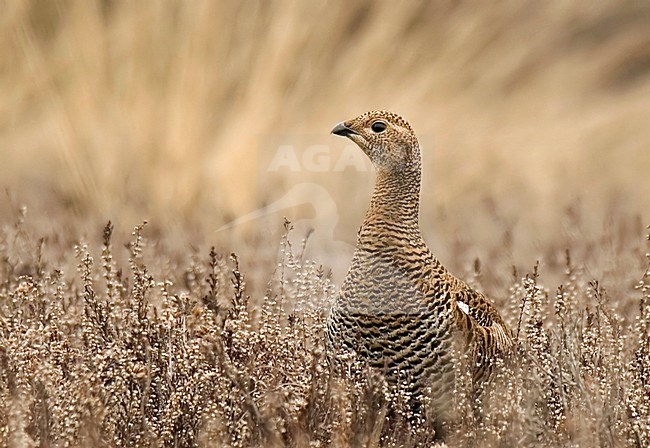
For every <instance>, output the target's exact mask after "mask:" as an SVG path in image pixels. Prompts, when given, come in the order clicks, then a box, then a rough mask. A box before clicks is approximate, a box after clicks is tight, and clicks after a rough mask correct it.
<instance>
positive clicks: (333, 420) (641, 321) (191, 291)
mask: <svg viewBox="0 0 650 448" xmlns="http://www.w3.org/2000/svg"><path fill="white" fill-rule="evenodd" d="M574 221H575V220H574ZM285 226H286V227H287V232H288V231H290V224H289V223H285ZM48 229H49V230H48ZM97 230H98V231H97V234H96V235H95V236H93V237H91V238H88V239H87V240H86V241H84V240H81V241H76V242H75V239H77V238H80V237H79V236H78V235H82V232H81V231H79V230H78V229H75V228H74V227H73V226H66V225H63V224H61V223H59V224H56V225H54V226H51V225H50V226H47V227H46V226H43V225H36V224H34V223H31V221H30V220H29V219H26V212H25V210H24V209H22V210H20V211H19V212H18V213H17V214H16V215H15V220H14V223H8V224H5V225H4V226H3V227H2V228H1V229H0V366H1V367H0V446H7V447H28V446H41V447H48V446H133V447H143V446H179V447H190V446H206V447H207V446H244V447H246V446H297V447H302V446H312V447H330V446H331V447H341V446H371V447H373V446H429V445H428V441H427V437H428V436H430V434H427V433H426V432H422V431H421V432H412V431H410V430H409V423H408V419H407V417H408V416H406V415H405V413H404V408H403V407H401V405H400V403H402V402H403V401H404V400H403V399H404V398H407V397H400V396H399V395H395V394H394V393H392V392H391V391H390V390H388V388H386V387H385V384H383V383H382V381H381V378H378V377H377V376H376V375H374V374H373V373H372V372H365V371H364V370H363V368H362V367H360V366H351V370H352V371H353V372H356V373H355V374H353V375H352V379H351V380H349V381H346V380H341V379H338V378H336V377H334V376H332V375H330V374H329V370H328V367H327V363H326V362H325V358H324V353H323V330H324V328H323V327H324V315H325V310H326V309H327V305H328V303H329V301H330V300H331V299H332V296H333V294H334V293H335V289H336V288H335V286H334V285H333V284H332V283H331V282H330V281H329V280H328V278H327V277H326V276H325V275H324V274H323V272H322V269H321V268H320V267H319V266H318V265H317V264H316V263H314V262H313V261H309V260H305V259H303V257H302V256H301V252H302V248H300V247H298V248H296V247H292V246H291V244H290V243H289V240H288V239H287V238H286V237H285V238H283V239H282V241H280V242H278V252H277V259H276V260H275V261H274V262H273V263H268V264H266V265H265V266H264V270H265V272H266V280H265V281H266V289H265V293H264V294H260V295H259V296H257V295H250V293H249V289H248V287H247V276H246V272H243V271H242V269H241V268H240V261H239V259H238V257H237V255H235V254H230V253H228V252H220V251H217V250H215V249H214V248H213V249H211V250H210V249H209V248H208V247H205V248H203V249H197V248H196V247H201V246H203V244H199V246H190V245H188V246H187V248H186V249H184V250H177V249H173V248H170V247H169V246H166V243H165V238H164V237H165V236H164V235H159V236H157V237H154V236H151V235H150V234H151V233H153V232H152V231H151V229H149V228H148V227H147V226H145V225H141V226H138V227H136V228H135V231H134V232H133V235H132V236H131V237H130V238H128V237H120V236H119V235H117V233H116V235H113V227H112V225H111V224H110V223H109V224H107V225H106V226H105V228H104V230H103V234H102V233H101V232H99V229H97ZM645 232H646V231H645V230H644V228H643V226H642V225H641V224H640V223H639V222H638V220H629V219H626V218H624V217H617V218H615V219H612V220H611V222H610V225H608V226H607V227H606V229H605V230H604V231H603V232H602V234H600V235H599V236H597V237H591V236H589V235H587V234H585V233H584V232H582V230H581V228H580V225H579V223H576V222H574V223H573V224H572V225H571V226H570V227H567V229H566V230H565V233H564V235H563V236H562V237H558V239H557V241H556V244H555V245H552V246H548V247H546V248H545V250H544V252H543V253H542V254H541V255H540V261H539V263H538V264H535V265H534V266H531V269H530V272H529V273H528V274H525V273H522V272H517V269H516V268H513V267H512V266H511V263H512V262H511V257H510V255H509V254H508V243H507V241H506V243H505V244H504V243H503V242H501V241H499V242H498V243H496V244H495V245H494V247H490V248H488V250H489V251H490V252H489V253H490V256H489V259H487V260H483V262H484V265H485V269H482V268H481V262H480V261H479V260H474V261H472V260H471V258H469V254H470V253H471V252H472V251H473V248H471V247H470V246H469V245H467V244H466V243H460V242H459V243H458V245H457V250H456V251H455V252H454V258H453V260H450V263H451V264H452V265H455V266H458V267H463V266H464V267H469V268H468V269H466V272H458V273H459V274H461V275H464V276H465V277H466V278H468V279H470V281H471V283H473V284H474V285H475V286H478V287H480V288H482V289H484V290H486V291H490V292H491V293H493V294H492V295H493V296H494V297H495V299H496V301H497V305H498V306H499V308H500V309H501V310H502V311H503V314H504V317H505V319H506V320H507V321H508V323H509V325H510V326H511V327H512V328H513V329H514V330H515V332H516V335H517V346H518V350H517V354H516V360H515V362H510V363H506V364H505V365H504V366H503V368H502V369H501V370H500V374H499V377H498V378H497V379H496V381H497V386H496V387H494V388H492V389H490V390H488V391H487V392H486V396H485V397H484V399H483V403H481V404H480V405H481V407H482V408H483V410H484V415H483V416H482V418H477V417H476V416H475V414H474V413H473V412H472V411H471V410H470V409H471V408H472V407H474V404H472V403H470V402H469V399H468V397H467V396H466V394H464V393H463V390H464V389H463V386H462V384H463V381H464V380H466V377H465V375H463V372H459V386H458V391H457V395H456V397H457V403H456V405H457V407H458V409H459V411H460V413H461V415H462V416H463V418H462V424H461V426H460V427H459V428H458V429H457V431H456V432H455V433H453V434H452V437H451V440H450V441H449V443H448V444H449V446H585V447H586V446H631V447H645V446H648V445H649V444H650V423H649V422H650V255H649V254H648V253H647V252H648V251H650V248H649V247H648V243H647V242H646V241H644V239H645V238H644V233H645ZM125 243H126V244H125ZM265 244H266V245H268V244H269V243H268V242H265ZM180 246H182V244H181V245H179V247H180ZM250 256H254V254H251V255H250ZM513 271H514V272H513ZM550 279H556V280H557V282H555V281H553V280H550ZM551 281H553V283H550V282H551ZM508 291H509V292H508ZM389 401H390V402H391V403H393V406H391V407H390V410H389V409H388V407H387V403H388V402H389Z"/></svg>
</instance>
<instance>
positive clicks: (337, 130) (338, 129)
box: [332, 122, 358, 137]
mask: <svg viewBox="0 0 650 448" xmlns="http://www.w3.org/2000/svg"><path fill="white" fill-rule="evenodd" d="M332 134H336V135H340V136H342V137H349V136H350V135H358V133H357V132H355V131H354V130H352V129H350V128H349V127H347V126H346V125H345V123H344V122H340V123H339V124H337V125H336V126H334V129H332Z"/></svg>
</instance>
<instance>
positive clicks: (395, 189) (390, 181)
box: [362, 166, 421, 233]
mask: <svg viewBox="0 0 650 448" xmlns="http://www.w3.org/2000/svg"><path fill="white" fill-rule="evenodd" d="M420 183H421V175H420V168H419V166H416V167H412V168H411V167H409V168H406V169H402V170H399V171H388V170H379V172H378V173H377V179H376V181H375V189H374V192H373V194H372V199H371V200H370V207H369V208H368V211H367V212H366V217H365V219H364V222H363V225H362V228H363V227H364V226H372V225H373V224H374V223H378V222H380V223H388V224H390V223H392V224H397V225H399V226H400V227H401V228H402V229H404V230H409V231H414V232H418V233H419V230H420V227H419V212H420Z"/></svg>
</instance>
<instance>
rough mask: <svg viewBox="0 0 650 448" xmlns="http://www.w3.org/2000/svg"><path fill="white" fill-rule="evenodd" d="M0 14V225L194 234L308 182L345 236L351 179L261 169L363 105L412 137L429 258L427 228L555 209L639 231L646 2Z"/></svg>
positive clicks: (55, 8)
mask: <svg viewBox="0 0 650 448" xmlns="http://www.w3.org/2000/svg"><path fill="white" fill-rule="evenodd" d="M0 4H1V5H2V11H3V13H2V17H1V18H0V51H1V54H2V58H0V154H1V157H2V163H0V184H1V186H2V187H4V188H6V189H7V191H8V193H6V194H5V193H3V194H2V195H1V197H0V211H2V212H3V215H2V216H5V218H6V217H7V216H9V215H8V214H7V211H8V210H10V209H11V208H12V207H14V206H15V205H16V204H26V205H27V206H28V207H29V208H30V213H32V215H52V216H55V215H56V214H58V213H60V212H63V213H66V214H68V215H69V214H73V216H77V217H79V219H82V218H87V217H97V219H101V220H105V219H109V218H110V219H112V220H113V221H115V222H117V225H118V226H120V225H121V226H125V227H127V228H130V227H132V226H133V225H134V224H136V223H138V222H139V221H140V220H142V219H143V218H148V219H149V220H150V221H153V222H154V223H156V222H157V223H162V224H160V225H164V226H165V225H169V226H176V225H180V226H181V228H182V227H183V226H185V225H187V223H192V224H193V225H200V226H201V228H203V229H210V230H212V229H218V228H220V227H221V226H222V225H224V224H225V223H227V222H229V221H231V220H232V219H234V218H236V217H238V216H241V215H243V214H246V213H249V212H251V211H254V210H256V209H257V208H258V207H260V206H261V205H264V204H269V203H274V202H275V201H278V200H281V199H282V198H283V197H284V196H285V195H286V194H287V192H288V191H290V190H291V188H292V186H294V185H296V184H299V183H300V182H312V183H316V184H317V185H320V186H322V187H323V188H324V189H325V190H326V192H327V195H325V196H323V197H325V199H326V200H329V198H331V199H332V200H333V203H334V204H336V205H337V207H338V208H337V209H336V212H335V214H336V215H337V216H336V218H340V221H338V222H337V223H336V227H335V239H337V240H341V241H344V242H345V243H346V244H349V243H352V242H353V240H354V233H355V228H356V226H357V225H358V222H359V220H360V219H361V216H362V214H363V208H364V206H365V203H366V201H367V200H368V197H369V194H370V188H371V186H372V173H365V172H361V173H357V172H356V171H353V170H352V171H350V170H349V171H346V172H344V173H341V172H333V173H313V172H310V171H308V170H307V171H303V172H299V173H294V174H295V176H294V175H287V174H286V173H277V172H276V173H270V172H267V171H265V170H264V166H261V165H260V160H262V161H264V160H268V159H267V157H268V154H266V153H262V151H273V150H274V149H273V148H274V146H273V144H272V143H271V144H270V143H269V142H275V141H277V140H278V138H285V137H286V138H287V139H289V140H291V141H292V142H303V143H296V146H295V147H296V148H297V151H300V150H301V148H302V146H301V145H303V144H304V145H308V144H324V145H331V148H333V151H341V150H342V148H344V146H345V144H346V142H345V141H344V140H342V139H338V138H335V137H334V136H330V135H329V134H328V133H329V130H330V129H331V127H332V126H333V124H334V123H336V122H338V121H341V120H343V119H347V118H351V117H353V116H355V115H357V114H359V113H362V112H364V111H366V110H369V109H375V108H385V109H390V110H392V111H395V112H398V113H400V114H403V115H404V116H405V117H407V119H409V120H410V121H411V123H412V124H413V126H414V127H415V129H416V131H417V132H418V134H419V135H421V136H422V141H423V146H424V157H425V169H426V172H425V184H424V192H423V212H424V216H423V223H424V231H425V233H427V234H428V235H429V239H430V241H432V244H433V245H434V246H437V247H439V248H440V250H443V251H444V250H451V249H450V247H448V245H445V243H441V242H440V240H447V239H448V235H447V234H445V235H444V236H441V235H438V234H437V233H436V231H435V229H436V225H440V226H443V225H444V223H445V222H453V223H454V225H453V227H454V228H462V229H464V231H467V232H469V234H470V235H471V238H473V239H475V240H477V239H478V241H480V239H481V238H496V237H499V232H502V231H503V230H502V229H503V228H504V227H508V226H510V225H516V226H517V227H518V229H519V233H518V235H521V236H520V237H519V238H520V239H524V240H526V241H544V240H545V239H547V238H550V237H553V235H555V233H556V232H557V229H558V228H559V227H558V226H561V225H562V223H563V222H564V220H565V218H566V216H567V214H566V209H567V207H572V210H574V209H576V208H578V209H580V210H581V211H580V213H581V214H583V218H584V221H586V222H587V223H594V224H593V225H594V226H600V225H601V223H602V222H603V220H605V219H606V218H607V216H608V213H609V212H608V211H611V210H612V207H615V208H617V209H620V210H623V211H625V212H626V213H628V214H631V215H636V214H639V215H642V216H644V218H642V219H647V218H648V214H647V210H648V208H649V206H650V176H649V172H650V123H649V121H648V117H650V27H649V26H648V23H650V3H648V2H641V1H629V2H626V1H619V0H615V1H603V2H591V1H578V2H576V1H553V2H539V1H521V2H489V4H488V2H479V1H476V2H472V1H467V2H452V1H448V2H403V3H398V2H393V1H377V2H374V1H365V2H347V1H345V2H343V1H342V2H323V1H313V2H312V1H303V2H300V1H277V2H262V1H248V2H246V1H245V2H240V1H219V2H218V1H214V2H209V1H171V0H170V1H146V2H134V1H103V2H101V1H89V0H80V1H54V0H52V1H47V2H43V1H27V0H24V1H21V0H15V1H3V2H0ZM279 136H280V137H279ZM304 142H307V143H304ZM425 143H426V144H425ZM312 176H313V177H312ZM576 204H579V205H578V206H576ZM320 208H325V205H323V207H321V204H320V203H319V202H318V201H317V202H315V203H313V204H312V206H311V207H309V206H306V207H298V208H296V207H293V208H289V209H287V211H276V212H274V213H272V214H271V215H270V218H269V219H271V220H272V223H275V224H271V226H273V225H275V226H276V227H279V225H278V222H281V217H282V215H285V216H288V217H289V218H290V219H292V220H299V219H301V218H304V217H307V218H313V217H314V216H316V215H318V210H319V209H320ZM490 209H492V212H490V213H492V214H493V215H494V217H495V219H494V220H492V221H489V222H488V221H486V220H485V219H473V217H474V216H479V215H480V214H479V212H478V210H483V211H482V212H480V213H482V215H481V216H484V215H485V210H490ZM326 220H327V221H328V222H330V221H331V216H330V217H326ZM197 223H200V224H197ZM495 223H496V224H495ZM312 224H313V223H312ZM315 225H318V222H316V224H315ZM226 234H227V238H228V241H231V240H230V238H232V235H231V233H230V231H229V232H226V233H221V232H216V233H215V234H214V235H215V236H214V237H213V236H207V237H206V239H207V240H212V239H214V240H216V241H218V240H219V239H220V238H221V236H224V235H226Z"/></svg>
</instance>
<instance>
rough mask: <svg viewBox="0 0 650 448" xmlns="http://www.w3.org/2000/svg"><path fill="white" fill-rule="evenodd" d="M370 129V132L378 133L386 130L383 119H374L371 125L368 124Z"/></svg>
mask: <svg viewBox="0 0 650 448" xmlns="http://www.w3.org/2000/svg"><path fill="white" fill-rule="evenodd" d="M370 129H372V132H376V133H377V134H379V133H380V132H384V131H385V130H386V123H384V122H383V121H375V122H374V123H373V124H372V126H370Z"/></svg>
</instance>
